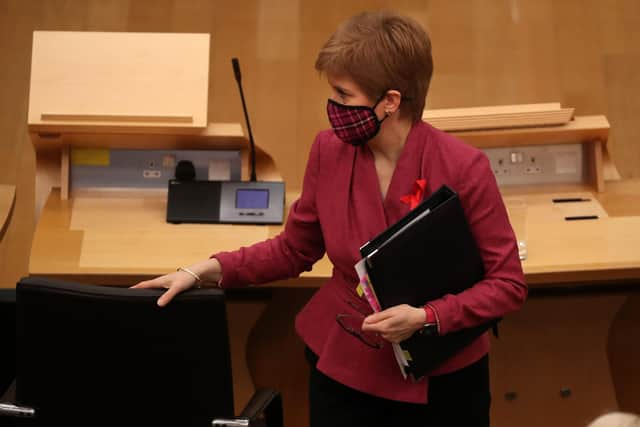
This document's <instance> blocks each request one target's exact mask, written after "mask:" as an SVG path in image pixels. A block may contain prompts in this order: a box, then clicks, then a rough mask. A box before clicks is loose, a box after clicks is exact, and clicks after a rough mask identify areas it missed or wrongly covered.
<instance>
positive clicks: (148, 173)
mask: <svg viewBox="0 0 640 427" xmlns="http://www.w3.org/2000/svg"><path fill="white" fill-rule="evenodd" d="M142 177H143V178H160V177H162V172H160V171H159V170H149V169H145V170H143V171H142Z"/></svg>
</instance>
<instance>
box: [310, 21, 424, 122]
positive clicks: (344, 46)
mask: <svg viewBox="0 0 640 427" xmlns="http://www.w3.org/2000/svg"><path fill="white" fill-rule="evenodd" d="M315 67H316V70H318V71H320V72H321V73H329V74H334V75H336V76H348V77H350V78H351V79H353V80H354V81H355V83H356V84H357V85H358V86H359V87H360V88H361V89H362V90H363V91H364V93H365V94H366V95H367V96H368V97H369V98H370V99H372V100H373V99H377V98H379V97H380V96H381V95H382V94H383V93H384V92H385V91H387V90H397V91H399V92H400V93H401V94H402V102H401V104H400V114H401V116H403V117H410V118H411V120H412V121H414V122H415V121H419V120H421V119H422V110H424V105H425V100H426V97H427V92H428V90H429V83H430V82H431V75H432V74H433V59H432V57H431V40H430V39H429V35H428V34H427V32H426V31H425V30H424V28H422V27H421V26H420V24H418V23H417V22H416V21H414V20H413V19H411V18H408V17H405V16H400V15H397V14H394V13H391V12H364V13H361V14H359V15H356V16H354V17H352V18H351V19H349V20H348V21H346V22H344V23H343V24H342V25H340V27H338V29H337V30H336V32H335V33H333V35H332V36H331V37H329V40H327V42H326V43H325V44H324V46H323V47H322V49H320V53H318V58H317V59H316V64H315Z"/></svg>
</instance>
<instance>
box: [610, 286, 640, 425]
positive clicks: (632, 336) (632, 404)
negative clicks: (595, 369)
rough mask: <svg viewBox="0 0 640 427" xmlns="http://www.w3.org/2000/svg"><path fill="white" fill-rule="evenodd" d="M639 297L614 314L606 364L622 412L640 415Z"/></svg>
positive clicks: (634, 296) (626, 302)
mask: <svg viewBox="0 0 640 427" xmlns="http://www.w3.org/2000/svg"><path fill="white" fill-rule="evenodd" d="M638 324H640V295H639V294H633V295H630V296H629V297H628V298H627V299H626V301H625V303H624V305H623V306H622V307H621V309H620V310H619V311H618V313H617V314H616V317H615V319H614V320H613V324H612V325H611V334H610V335H609V342H608V355H609V363H610V366H611V374H612V378H613V383H614V384H615V387H616V391H617V396H618V404H619V406H620V410H621V411H625V412H632V413H635V414H640V381H638V378H640V371H639V369H640V368H639V367H638V360H640V330H639V329H638Z"/></svg>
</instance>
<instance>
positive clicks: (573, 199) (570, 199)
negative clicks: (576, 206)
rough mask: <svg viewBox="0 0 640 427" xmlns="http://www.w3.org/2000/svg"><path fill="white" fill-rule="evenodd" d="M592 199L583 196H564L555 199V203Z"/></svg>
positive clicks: (588, 200)
mask: <svg viewBox="0 0 640 427" xmlns="http://www.w3.org/2000/svg"><path fill="white" fill-rule="evenodd" d="M590 201H591V199H585V198H582V197H563V198H561V199H553V203H572V202H590Z"/></svg>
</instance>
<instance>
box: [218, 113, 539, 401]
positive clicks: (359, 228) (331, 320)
mask: <svg viewBox="0 0 640 427" xmlns="http://www.w3.org/2000/svg"><path fill="white" fill-rule="evenodd" d="M417 179H425V180H426V182H427V191H426V196H428V195H429V194H431V192H433V191H435V190H437V189H438V188H439V187H440V186H441V185H443V184H446V185H448V186H449V187H451V188H452V189H453V190H454V191H456V192H457V193H458V195H459V197H460V200H461V202H462V205H463V207H464V210H465V213H466V216H467V219H468V221H469V224H470V226H471V230H472V232H473V235H474V237H475V239H476V242H477V244H478V247H479V249H480V252H481V255H482V259H483V261H484V267H485V277H484V279H483V280H482V281H480V282H478V283H476V284H475V285H474V286H473V287H471V288H470V289H468V290H466V291H465V292H462V293H461V294H458V295H446V296H444V297H442V298H440V299H437V300H434V301H430V305H431V307H433V308H434V309H435V312H436V315H437V317H438V321H439V326H440V333H441V334H448V333H450V332H453V331H456V330H459V329H462V328H468V327H472V326H475V325H478V324H481V323H484V322H485V321H487V320H488V319H492V318H496V317H500V316H503V315H505V314H507V313H509V312H512V311H514V310H517V309H518V308H519V307H520V306H521V305H522V303H523V302H524V300H525V298H526V295H527V286H526V284H525V282H524V275H523V272H522V266H521V264H520V260H519V258H518V249H517V245H516V239H515V236H514V233H513V230H512V228H511V225H510V224H509V220H508V217H507V212H506V209H505V207H504V204H503V202H502V197H501V196H500V192H499V190H498V186H497V184H496V181H495V178H494V175H493V173H492V171H491V167H490V165H489V161H488V160H487V158H486V156H485V155H484V154H483V153H482V152H481V151H479V150H477V149H476V148H473V147H471V146H469V145H467V144H465V143H464V142H461V141H460V140H458V139H457V138H455V137H453V136H451V135H448V134H446V133H444V132H441V131H439V130H437V129H435V128H433V127H431V126H430V125H428V124H427V123H424V122H418V123H415V124H414V125H413V127H412V129H411V131H410V133H409V136H408V138H407V141H406V144H405V146H404V148H403V151H402V154H401V156H400V159H399V160H398V164H397V166H396V169H395V171H394V174H393V177H392V179H391V183H390V184H389V188H388V190H387V195H386V198H385V199H384V200H382V197H381V193H380V187H379V184H378V178H377V174H376V170H375V165H374V158H373V154H372V153H371V151H370V150H369V148H368V147H367V146H366V145H365V146H362V147H353V146H351V145H348V144H345V143H343V142H341V141H340V140H339V139H338V138H337V137H336V136H335V134H334V133H333V131H324V132H320V133H319V134H318V136H317V137H316V140H315V142H314V143H313V146H312V147H311V153H310V155H309V160H308V162H307V169H306V172H305V177H304V183H303V187H302V194H301V196H300V199H298V200H297V201H296V202H295V203H294V204H293V205H292V206H291V210H290V211H289V215H288V218H287V223H286V226H285V228H284V231H283V232H282V233H281V234H280V235H278V236H276V237H274V238H272V239H269V240H266V241H264V242H260V243H256V244H254V245H252V246H249V247H244V248H241V249H239V250H237V251H233V252H221V253H217V254H214V255H213V257H216V258H217V259H218V260H219V261H220V263H221V265H222V272H223V277H222V282H221V286H222V287H224V288H228V287H238V286H246V285H248V284H261V283H267V282H271V281H275V280H279V279H284V278H291V277H297V276H298V275H299V274H300V273H302V272H303V271H309V270H311V267H312V266H313V264H314V263H315V262H316V261H317V260H319V259H320V258H322V256H323V255H324V253H325V251H326V253H327V254H328V256H329V259H330V260H331V262H332V263H333V266H334V267H333V274H332V276H331V278H330V279H329V280H328V281H327V282H326V283H325V284H323V285H322V286H321V288H320V289H319V290H318V291H317V292H316V293H315V294H314V296H313V297H312V298H311V300H310V301H309V302H308V303H307V305H306V306H305V307H304V308H303V309H302V311H301V312H300V313H299V314H298V316H297V318H296V330H297V332H298V334H299V335H300V337H301V338H302V339H303V340H304V342H305V343H306V344H307V345H308V346H309V347H310V348H311V349H312V350H313V351H314V352H315V353H316V354H317V355H318V356H319V360H318V364H317V368H318V370H320V371H321V372H323V373H324V374H326V375H327V376H329V377H331V378H333V379H335V380H336V381H339V382H341V383H342V384H345V385H347V386H349V387H351V388H354V389H357V390H360V391H363V392H365V393H369V394H372V395H376V396H380V397H383V398H387V399H393V400H400V401H406V402H415V403H426V402H427V389H428V383H429V379H428V377H426V378H424V379H422V380H421V381H419V382H415V383H414V382H412V381H410V380H405V379H404V378H403V377H402V375H401V374H400V370H399V369H398V366H397V365H396V361H395V359H394V356H393V353H392V348H391V345H385V346H384V347H383V348H382V349H374V348H371V347H369V346H367V345H365V344H364V343H362V342H361V341H360V340H358V339H356V338H355V337H354V336H352V335H350V334H349V333H348V332H346V331H345V330H343V329H342V327H340V325H339V324H338V323H337V322H336V315H337V314H339V313H351V314H357V311H361V312H362V311H363V310H366V309H367V308H368V307H367V305H366V302H364V300H363V299H362V298H360V297H359V296H358V294H357V292H356V286H357V284H358V278H357V276H356V273H355V270H354V267H353V266H354V264H355V263H356V262H357V261H358V260H359V259H360V256H359V251H358V248H359V247H360V246H361V245H362V244H363V243H365V242H367V241H368V240H370V239H371V238H373V237H374V236H376V235H377V234H378V233H380V232H381V231H383V230H384V229H385V228H387V227H388V226H389V225H391V224H393V223H394V222H396V221H398V220H399V219H400V218H401V217H402V216H404V215H405V214H406V213H407V212H409V206H408V205H407V204H405V203H403V202H401V201H400V199H401V197H402V196H404V195H406V194H409V193H411V192H412V190H413V188H414V183H415V182H416V180H417ZM416 286H429V283H427V282H425V283H422V284H421V283H416ZM354 305H355V306H356V307H358V308H359V310H356V309H354ZM369 312H370V310H369ZM488 351H489V336H488V334H484V335H483V336H482V337H480V338H478V339H477V340H476V341H475V342H473V343H472V344H470V345H469V346H468V347H467V348H465V349H464V350H463V351H461V352H460V353H459V354H457V355H456V356H454V357H452V358H451V359H450V360H448V361H447V362H445V363H444V364H443V365H442V366H440V367H439V368H438V369H437V370H436V371H434V372H432V373H431V374H430V376H432V375H439V374H444V373H449V372H453V371H456V370H459V369H461V368H464V367H466V366H468V365H469V364H471V363H473V362H475V361H477V360H478V359H480V358H481V357H482V356H484V355H485V354H486V353H487V352H488Z"/></svg>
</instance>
